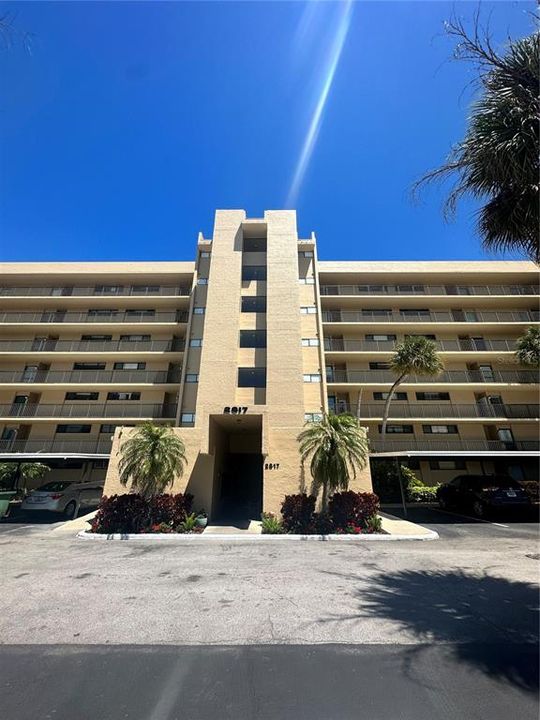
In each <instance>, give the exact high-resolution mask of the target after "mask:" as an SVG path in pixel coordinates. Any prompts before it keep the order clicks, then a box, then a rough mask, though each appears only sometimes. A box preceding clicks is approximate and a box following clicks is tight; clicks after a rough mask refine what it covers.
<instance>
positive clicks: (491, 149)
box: [415, 16, 540, 263]
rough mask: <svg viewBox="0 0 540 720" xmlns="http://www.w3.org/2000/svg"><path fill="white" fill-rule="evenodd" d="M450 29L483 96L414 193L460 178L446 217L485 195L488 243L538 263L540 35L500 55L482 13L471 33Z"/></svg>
mask: <svg viewBox="0 0 540 720" xmlns="http://www.w3.org/2000/svg"><path fill="white" fill-rule="evenodd" d="M446 29H447V32H448V34H449V35H450V36H453V37H455V38H456V39H457V41H458V45H457V47H456V50H455V57H456V58H457V59H459V60H465V61H466V62H470V63H472V64H473V66H476V69H477V72H478V85H479V87H480V96H479V98H478V100H477V101H476V102H475V103H474V104H473V105H472V109H471V113H470V116H469V120H468V127H467V129H466V131H465V137H464V138H463V139H462V140H460V141H459V142H458V143H457V144H456V145H454V147H453V148H452V150H451V152H450V154H449V156H448V158H447V160H446V162H445V163H444V165H442V167H440V168H438V169H436V170H433V171H431V172H429V173H427V174H426V175H425V176H424V177H423V178H421V180H420V181H418V182H417V183H416V184H415V191H416V189H417V188H418V187H419V186H420V185H422V184H424V183H425V182H429V181H432V180H437V179H445V178H448V177H451V178H455V179H456V184H455V186H454V188H453V189H452V191H451V192H450V194H449V196H448V199H447V201H446V204H445V214H446V215H447V216H448V215H451V214H453V212H454V211H455V208H456V205H457V202H458V200H460V198H461V197H463V196H465V195H470V196H472V197H474V198H477V199H480V200H482V201H483V202H484V205H483V207H481V208H480V210H479V212H478V224H477V227H478V233H479V235H480V237H481V239H482V243H483V246H484V248H485V249H486V250H488V251H517V252H519V253H521V254H524V255H525V256H526V257H528V258H530V259H531V260H533V261H534V262H536V263H538V262H539V260H540V252H539V240H538V227H539V199H540V198H539V187H540V184H539V179H538V178H539V162H538V158H539V151H540V142H539V131H538V117H539V114H540V100H539V91H540V64H539V62H538V58H539V53H540V33H538V32H535V33H534V34H532V35H531V36H530V37H525V38H522V39H519V40H515V41H512V42H510V43H509V44H508V46H507V48H506V51H505V52H504V53H500V52H498V51H496V50H495V49H494V48H493V45H492V43H491V40H490V37H489V34H488V33H487V32H485V31H482V30H481V29H480V27H479V22H478V16H476V17H475V19H474V28H473V31H472V32H469V31H467V30H466V28H465V26H464V24H463V22H462V21H460V20H456V19H454V20H452V21H451V22H449V23H447V24H446Z"/></svg>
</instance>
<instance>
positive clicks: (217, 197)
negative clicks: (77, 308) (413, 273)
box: [0, 1, 535, 261]
mask: <svg viewBox="0 0 540 720" xmlns="http://www.w3.org/2000/svg"><path fill="white" fill-rule="evenodd" d="M0 5H1V8H0V10H1V12H2V13H5V12H6V11H13V12H14V13H15V14H16V18H15V25H16V27H17V28H19V29H21V30H24V31H28V32H31V33H33V34H34V40H33V43H32V51H31V53H28V52H27V51H26V50H25V49H24V47H23V46H22V45H21V43H19V42H17V39H16V38H15V39H14V42H13V44H12V46H11V47H10V48H2V49H0V74H1V77H2V86H1V87H2V89H1V91H0V153H1V154H0V259H2V260H4V261H8V260H77V259H81V260H128V259H129V260H145V259H154V260H184V259H192V258H193V256H194V249H195V243H196V239H197V233H198V231H199V230H202V231H203V232H204V234H205V235H206V236H211V232H212V223H213V213H214V209H215V208H244V209H245V210H246V211H247V213H248V215H249V216H251V217H260V216H261V215H262V213H263V211H264V209H277V208H282V207H286V205H287V198H290V195H291V183H292V181H293V177H294V175H295V171H296V170H297V168H298V163H299V158H300V155H301V152H302V147H303V146H304V145H305V142H306V136H307V134H308V131H309V128H310V124H312V120H313V114H314V112H315V111H316V108H317V102H318V101H319V100H321V97H323V95H322V93H323V90H324V86H325V81H329V79H330V76H331V73H330V70H329V68H330V66H331V64H332V61H334V65H335V73H334V75H333V82H332V83H331V84H329V83H328V82H327V87H326V90H327V96H326V102H325V103H323V105H324V107H322V108H321V107H320V103H319V110H320V111H322V112H321V113H320V118H321V122H320V127H319V132H318V134H317V133H315V137H314V138H313V139H314V143H313V145H312V153H311V155H310V156H309V153H308V156H309V157H308V158H307V159H308V160H309V162H307V163H306V165H305V174H304V175H303V177H301V178H300V181H299V187H298V188H297V189H298V192H297V198H296V199H294V198H293V202H294V204H295V206H296V209H297V210H298V224H299V231H300V234H301V236H302V237H306V236H308V235H309V233H310V232H311V231H312V230H314V231H315V232H316V234H317V238H318V245H319V255H320V257H321V258H322V259H366V260H368V259H372V260H378V259H452V258H456V259H466V258H470V259H473V258H485V257H486V256H485V255H484V254H483V253H482V250H481V248H480V243H479V240H478V238H477V237H476V236H475V234H474V210H475V207H474V205H472V204H471V203H465V204H463V205H462V206H461V207H460V209H459V212H458V216H457V218H456V220H455V222H453V223H451V224H446V223H445V222H444V220H443V218H442V215H441V202H442V199H443V192H442V190H437V189H433V190H430V191H428V192H427V193H426V194H425V196H424V200H423V202H422V204H420V205H414V204H413V203H412V202H411V200H410V197H409V189H410V186H411V183H412V182H413V181H414V180H415V179H416V178H417V177H419V176H420V175H421V174H422V173H423V172H424V171H425V170H426V169H429V168H432V167H434V166H436V165H437V164H438V163H439V162H440V161H442V160H443V159H444V157H445V155H446V153H447V151H448V149H449V147H450V145H451V144H452V142H454V141H455V140H457V139H459V138H460V136H461V135H462V133H463V130H464V127H465V120H466V116H467V108H468V105H469V103H470V101H471V99H472V95H471V92H470V91H469V92H465V93H464V94H463V89H464V87H465V86H466V84H467V83H468V82H469V81H470V80H471V78H472V77H473V74H472V71H471V68H470V67H468V66H467V65H465V64H464V63H456V62H445V61H447V60H448V58H449V56H450V55H451V52H452V44H451V43H450V42H449V41H448V39H447V38H445V37H444V36H443V34H442V31H443V23H444V20H445V19H448V18H449V17H450V15H451V14H452V10H453V9H454V10H455V11H456V12H457V13H458V14H459V15H461V16H463V17H465V18H468V17H471V16H472V14H473V13H474V11H475V9H476V8H477V7H478V5H477V3H468V2H457V3H446V2H357V3H354V5H353V8H352V12H351V13H350V14H349V15H347V17H346V18H345V17H344V6H343V5H342V4H339V3H310V4H305V3H301V2H239V3H234V2H198V3H190V2H167V3H165V2H148V3H147V2H135V3H131V2H118V3H116V2H110V1H109V2H106V3H105V2H97V3H94V2H58V3H52V2H38V3H33V2H27V3H1V4H0ZM482 7H483V13H484V15H485V16H486V17H487V15H488V14H489V13H491V28H492V32H493V35H494V38H495V40H496V41H500V42H504V40H505V38H506V36H507V33H510V34H511V35H512V36H514V37H517V36H522V35H525V34H528V33H530V32H531V30H532V21H531V18H530V15H529V12H530V11H531V10H534V7H535V3H534V2H530V3H529V2H495V3H484V4H483V5H482ZM340 33H341V34H340ZM340 50H341V52H340Z"/></svg>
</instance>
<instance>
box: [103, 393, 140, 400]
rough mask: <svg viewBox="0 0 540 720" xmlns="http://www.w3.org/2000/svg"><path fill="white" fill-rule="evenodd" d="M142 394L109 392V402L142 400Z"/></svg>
mask: <svg viewBox="0 0 540 720" xmlns="http://www.w3.org/2000/svg"><path fill="white" fill-rule="evenodd" d="M140 399H141V393H140V392H109V393H107V400H140Z"/></svg>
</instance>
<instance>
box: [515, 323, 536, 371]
mask: <svg viewBox="0 0 540 720" xmlns="http://www.w3.org/2000/svg"><path fill="white" fill-rule="evenodd" d="M516 345H517V350H516V357H517V359H518V360H519V362H520V363H521V364H522V365H528V366H529V367H533V368H540V328H539V327H538V326H536V325H534V326H533V327H530V328H527V330H526V331H525V333H524V334H523V335H522V336H521V337H520V338H518V339H517V341H516Z"/></svg>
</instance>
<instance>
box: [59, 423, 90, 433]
mask: <svg viewBox="0 0 540 720" xmlns="http://www.w3.org/2000/svg"><path fill="white" fill-rule="evenodd" d="M91 429H92V426H91V425H57V426H56V432H57V433H60V434H65V435H74V434H79V433H81V434H82V433H84V434H88V433H90V431H91Z"/></svg>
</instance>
